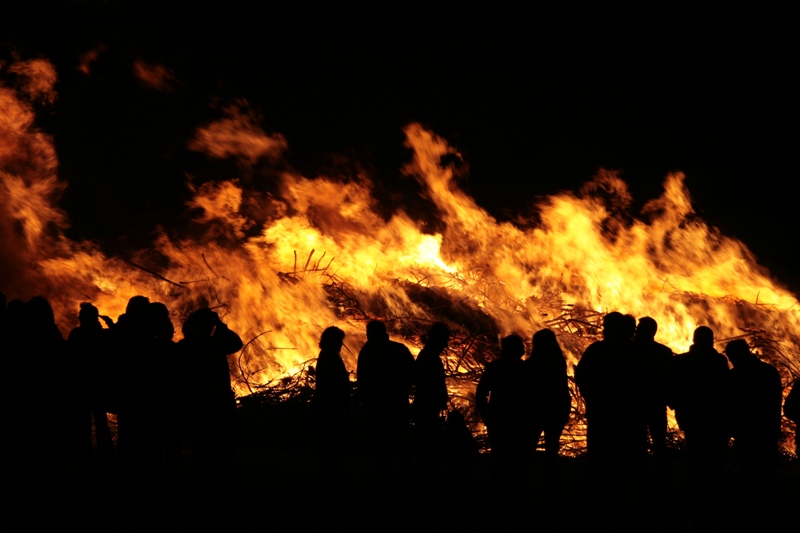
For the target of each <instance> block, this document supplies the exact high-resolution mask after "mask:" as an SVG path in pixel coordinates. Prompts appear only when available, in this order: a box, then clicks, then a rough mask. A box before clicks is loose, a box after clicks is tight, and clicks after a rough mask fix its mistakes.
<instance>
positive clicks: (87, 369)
mask: <svg viewBox="0 0 800 533" xmlns="http://www.w3.org/2000/svg"><path fill="white" fill-rule="evenodd" d="M78 321H79V324H80V325H79V326H78V327H76V328H73V329H72V331H70V333H69V336H68V337H67V347H68V349H69V353H70V359H71V361H72V362H73V367H74V369H75V372H76V375H77V377H78V378H79V380H80V382H81V387H80V389H81V397H80V413H79V417H80V419H79V420H80V424H81V434H82V440H83V441H84V442H85V443H86V444H85V446H86V447H87V448H88V449H91V427H92V421H94V427H95V440H96V442H97V459H98V462H99V464H100V465H102V466H104V467H107V466H110V465H111V461H112V458H113V455H114V444H113V441H112V439H111V430H110V428H109V427H108V415H107V412H108V410H107V403H106V392H105V391H106V389H107V388H108V386H109V383H108V381H109V379H110V377H111V376H110V375H109V359H108V358H109V349H110V333H111V332H110V331H109V330H108V329H103V326H102V325H100V313H99V311H98V310H97V308H96V307H95V306H93V305H92V304H90V303H88V302H83V303H81V304H80V312H79V313H78Z"/></svg>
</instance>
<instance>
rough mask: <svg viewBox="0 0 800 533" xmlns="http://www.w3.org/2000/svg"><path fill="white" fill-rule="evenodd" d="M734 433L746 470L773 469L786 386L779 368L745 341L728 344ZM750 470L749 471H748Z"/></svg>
mask: <svg viewBox="0 0 800 533" xmlns="http://www.w3.org/2000/svg"><path fill="white" fill-rule="evenodd" d="M725 353H726V355H727V356H728V358H729V359H730V361H731V363H732V364H733V369H732V370H731V371H730V390H729V412H730V419H731V434H732V436H733V439H734V446H735V448H736V453H737V456H738V458H739V461H740V465H741V466H742V468H743V469H745V470H746V471H750V472H752V471H753V470H762V471H766V470H767V469H771V468H772V467H773V466H774V465H773V462H774V460H775V459H776V457H777V453H778V441H779V439H780V434H781V402H782V400H783V385H782V383H781V377H780V373H779V372H778V370H777V369H776V368H775V367H774V366H772V365H770V364H769V363H766V362H764V361H761V360H760V359H759V358H758V357H757V356H755V355H754V354H752V353H750V349H749V347H748V346H747V343H746V342H745V341H744V340H736V341H731V342H729V343H728V345H727V347H726V348H725ZM748 473H749V472H748Z"/></svg>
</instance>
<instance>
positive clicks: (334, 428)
mask: <svg viewBox="0 0 800 533" xmlns="http://www.w3.org/2000/svg"><path fill="white" fill-rule="evenodd" d="M344 337H345V334H344V331H342V330H341V329H339V328H337V327H335V326H331V327H329V328H326V329H325V331H323V332H322V335H321V336H320V339H319V348H320V352H319V356H318V357H317V366H316V371H315V376H316V379H315V381H316V387H315V389H314V395H313V396H312V397H311V406H310V409H311V420H312V425H313V429H314V432H315V436H316V441H317V445H318V446H319V448H320V450H319V451H320V453H321V455H323V456H329V455H333V456H336V455H339V454H341V453H342V452H343V451H344V450H345V449H346V446H347V438H348V436H349V429H350V393H351V388H352V387H351V385H350V373H349V372H348V371H347V368H346V367H345V365H344V361H343V360H342V356H341V354H340V352H341V349H342V346H343V344H344Z"/></svg>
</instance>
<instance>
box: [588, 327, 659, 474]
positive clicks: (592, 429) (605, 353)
mask: <svg viewBox="0 0 800 533" xmlns="http://www.w3.org/2000/svg"><path fill="white" fill-rule="evenodd" d="M634 324H635V321H634ZM630 326H631V325H630V320H629V319H628V318H626V317H625V316H624V315H622V314H621V313H618V312H611V313H608V314H607V315H606V316H605V317H603V340H600V341H597V342H594V343H592V344H591V345H590V346H589V347H588V348H587V349H586V351H585V352H584V353H583V356H582V357H581V359H580V361H579V362H578V364H577V365H576V367H575V383H576V384H577V385H578V389H579V390H580V393H581V396H583V398H584V400H585V402H586V424H587V429H586V444H587V454H588V457H589V459H590V460H591V461H592V463H593V464H594V466H595V467H596V468H598V469H600V470H605V471H608V472H610V473H611V472H621V471H622V470H624V469H625V468H627V467H628V465H630V462H631V461H632V460H635V459H636V458H638V456H640V455H643V454H644V451H645V448H646V443H645V434H644V427H643V416H642V412H641V405H640V403H639V399H638V398H639V396H638V392H639V387H640V386H641V384H640V383H639V381H638V374H637V369H636V366H635V361H634V358H633V347H632V341H631V335H632V334H633V331H632V330H631V327H630Z"/></svg>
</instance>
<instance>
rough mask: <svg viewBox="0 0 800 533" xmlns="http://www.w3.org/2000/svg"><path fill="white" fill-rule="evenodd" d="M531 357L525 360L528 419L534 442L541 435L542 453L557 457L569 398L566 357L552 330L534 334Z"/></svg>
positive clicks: (566, 418) (570, 401) (566, 417)
mask: <svg viewBox="0 0 800 533" xmlns="http://www.w3.org/2000/svg"><path fill="white" fill-rule="evenodd" d="M532 340H533V348H532V349H531V356H530V358H528V359H527V360H526V361H524V366H525V367H526V374H527V376H528V379H529V380H530V394H531V405H530V418H531V423H532V426H533V440H534V442H533V444H534V446H535V445H536V444H537V443H538V442H539V438H540V437H541V435H542V434H544V449H545V454H546V455H547V457H548V458H549V459H551V460H552V459H555V458H556V457H557V456H558V449H559V441H560V439H561V433H562V432H563V431H564V426H565V425H566V424H567V421H568V420H569V412H570V408H571V405H572V397H571V396H570V393H569V383H568V381H567V360H566V359H565V358H564V352H563V351H562V350H561V346H560V345H559V344H558V339H557V338H556V334H555V333H554V332H553V330H551V329H542V330H540V331H537V332H536V333H534V334H533V339H532Z"/></svg>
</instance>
